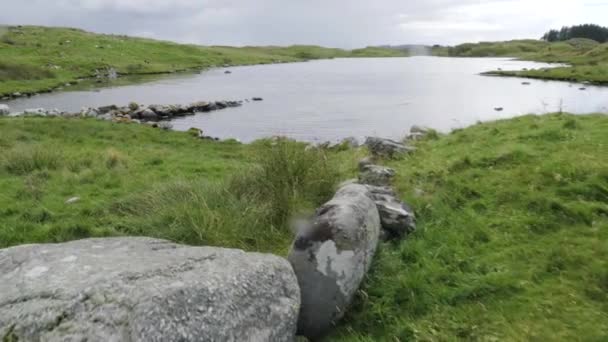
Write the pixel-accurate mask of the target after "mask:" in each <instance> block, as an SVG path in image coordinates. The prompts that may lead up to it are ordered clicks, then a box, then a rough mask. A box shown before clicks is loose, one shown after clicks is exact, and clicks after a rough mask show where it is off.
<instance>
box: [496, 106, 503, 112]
mask: <svg viewBox="0 0 608 342" xmlns="http://www.w3.org/2000/svg"><path fill="white" fill-rule="evenodd" d="M494 110H495V111H497V112H502V111H503V110H504V108H502V107H496V108H494Z"/></svg>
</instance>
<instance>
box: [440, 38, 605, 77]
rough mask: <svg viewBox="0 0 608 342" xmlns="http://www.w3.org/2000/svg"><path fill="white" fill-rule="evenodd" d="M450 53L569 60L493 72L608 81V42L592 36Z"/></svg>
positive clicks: (465, 47)
mask: <svg viewBox="0 0 608 342" xmlns="http://www.w3.org/2000/svg"><path fill="white" fill-rule="evenodd" d="M447 54H448V55H449V56H454V57H516V58H520V59H524V60H531V61H538V62H549V63H567V64H570V66H568V67H561V68H551V69H541V70H524V71H509V70H504V71H494V72H491V73H489V74H493V75H501V76H520V77H531V78H539V79H551V80H560V81H575V82H592V83H596V84H608V43H604V44H600V43H598V42H595V41H593V40H589V39H572V40H569V41H565V42H555V43H549V42H545V41H540V40H514V41H507V42H485V43H478V44H462V45H458V46H455V47H452V48H449V49H448V50H447Z"/></svg>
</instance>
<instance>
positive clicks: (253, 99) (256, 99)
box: [251, 97, 264, 101]
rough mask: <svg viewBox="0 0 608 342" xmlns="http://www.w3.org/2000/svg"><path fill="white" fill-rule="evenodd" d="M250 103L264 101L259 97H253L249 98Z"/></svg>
mask: <svg viewBox="0 0 608 342" xmlns="http://www.w3.org/2000/svg"><path fill="white" fill-rule="evenodd" d="M251 101H264V99H263V98H261V97H253V98H251Z"/></svg>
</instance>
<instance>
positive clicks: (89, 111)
mask: <svg viewBox="0 0 608 342" xmlns="http://www.w3.org/2000/svg"><path fill="white" fill-rule="evenodd" d="M80 115H81V116H85V117H97V116H98V115H99V111H98V110H97V109H95V108H90V107H84V108H82V109H81V110H80Z"/></svg>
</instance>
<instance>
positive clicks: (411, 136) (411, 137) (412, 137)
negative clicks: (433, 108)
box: [406, 132, 427, 141]
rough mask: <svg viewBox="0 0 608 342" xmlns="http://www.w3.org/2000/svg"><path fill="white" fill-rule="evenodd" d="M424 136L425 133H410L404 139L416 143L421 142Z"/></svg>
mask: <svg viewBox="0 0 608 342" xmlns="http://www.w3.org/2000/svg"><path fill="white" fill-rule="evenodd" d="M426 135H427V134H426V133H419V132H416V133H410V134H409V135H408V136H407V137H406V139H407V140H411V141H417V140H422V139H424V137H426Z"/></svg>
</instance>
